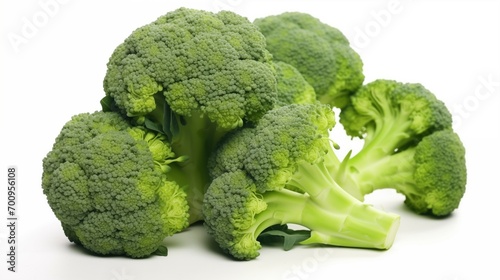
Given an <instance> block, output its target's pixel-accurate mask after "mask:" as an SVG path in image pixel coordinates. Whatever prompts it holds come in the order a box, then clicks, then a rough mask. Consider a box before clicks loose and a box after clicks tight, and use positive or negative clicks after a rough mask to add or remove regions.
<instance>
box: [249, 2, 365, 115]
mask: <svg viewBox="0 0 500 280" xmlns="http://www.w3.org/2000/svg"><path fill="white" fill-rule="evenodd" d="M254 24H255V25H257V26H258V27H259V29H260V31H261V32H262V33H263V34H264V35H265V36H266V42H267V49H268V50H269V51H270V52H271V53H272V54H273V58H274V60H275V61H283V62H286V63H288V64H291V65H292V66H294V67H295V68H297V69H298V70H299V72H300V73H301V74H302V75H303V76H304V78H305V79H306V81H307V82H309V83H310V84H311V85H312V86H313V88H314V90H315V91H316V95H317V98H318V100H320V101H321V102H323V103H326V104H330V105H333V106H336V107H339V108H343V107H344V106H346V105H347V104H348V103H349V96H350V95H351V94H352V93H354V92H355V91H356V90H357V89H358V88H359V87H360V86H361V85H362V83H363V80H364V74H363V63H362V61H361V58H360V57H359V55H358V54H357V53H356V52H355V51H354V50H353V49H352V48H351V47H350V45H349V41H348V40H347V38H346V37H345V36H344V35H343V34H342V32H340V30H338V29H336V28H334V27H332V26H329V25H327V24H325V23H323V22H321V21H320V20H319V19H317V18H315V17H313V16H311V15H309V14H306V13H300V12H286V13H282V14H279V15H273V16H268V17H265V18H259V19H256V20H255V21H254Z"/></svg>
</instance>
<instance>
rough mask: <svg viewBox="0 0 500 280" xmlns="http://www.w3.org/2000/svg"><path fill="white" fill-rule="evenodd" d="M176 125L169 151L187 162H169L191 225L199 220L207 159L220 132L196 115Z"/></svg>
mask: <svg viewBox="0 0 500 280" xmlns="http://www.w3.org/2000/svg"><path fill="white" fill-rule="evenodd" d="M179 118H181V117H179ZM178 125H179V132H178V133H177V134H176V135H174V137H173V139H172V143H171V146H172V150H173V151H174V153H175V154H176V155H182V156H186V157H187V160H185V161H182V162H175V163H173V164H172V169H173V170H175V171H174V172H172V174H173V177H174V178H173V179H174V180H176V181H177V182H178V183H179V184H181V187H182V188H183V189H184V190H185V192H186V193H187V195H188V200H189V201H188V202H189V208H190V223H191V224H192V223H195V222H197V221H200V220H202V217H203V215H202V202H203V197H204V194H205V191H206V189H207V188H208V185H209V184H210V176H209V174H208V169H207V162H208V157H209V155H210V152H211V151H213V149H214V147H215V145H217V142H218V141H219V139H220V138H221V137H222V135H223V133H222V132H219V131H216V129H215V128H216V126H215V124H213V123H211V122H210V121H209V120H208V119H207V118H205V117H203V116H201V115H199V114H193V115H192V116H190V117H189V118H183V119H182V120H181V119H179V120H178Z"/></svg>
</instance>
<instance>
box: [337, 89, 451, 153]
mask: <svg viewBox="0 0 500 280" xmlns="http://www.w3.org/2000/svg"><path fill="white" fill-rule="evenodd" d="M340 122H341V123H342V125H343V126H344V128H345V130H346V132H347V134H348V135H350V136H354V137H360V138H364V139H365V140H364V141H365V147H366V146H369V145H372V146H378V147H380V146H384V148H383V149H382V150H383V152H384V153H386V154H390V153H393V152H394V151H396V150H398V149H402V148H404V146H405V145H409V144H412V143H413V144H415V143H417V142H418V141H419V140H420V139H421V138H422V137H423V136H425V135H428V134H431V133H432V132H434V131H438V130H442V129H446V128H450V127H451V123H452V118H451V114H450V112H449V111H448V109H447V108H446V105H445V104H444V103H443V102H442V101H440V100H439V99H437V97H436V96H435V95H434V94H433V93H432V92H430V91H429V90H427V89H426V88H425V87H424V86H422V85H421V84H411V83H400V82H397V81H393V80H376V81H373V82H371V83H369V84H367V85H365V86H363V87H362V88H361V89H360V90H359V91H358V92H356V93H355V95H353V96H352V104H351V105H349V106H348V107H346V108H345V109H344V110H342V112H341V113H340Z"/></svg>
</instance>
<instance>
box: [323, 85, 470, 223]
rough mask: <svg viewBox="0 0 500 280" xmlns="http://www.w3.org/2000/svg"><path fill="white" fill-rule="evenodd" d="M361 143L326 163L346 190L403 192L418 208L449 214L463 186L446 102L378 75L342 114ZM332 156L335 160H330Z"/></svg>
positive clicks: (461, 156) (461, 152) (460, 153)
mask: <svg viewBox="0 0 500 280" xmlns="http://www.w3.org/2000/svg"><path fill="white" fill-rule="evenodd" d="M340 117H341V118H340V121H341V123H342V124H343V125H344V128H345V129H346V131H347V133H348V134H349V135H351V136H355V137H360V138H362V139H364V144H363V147H362V149H361V150H360V151H359V152H357V153H356V154H354V155H352V154H351V153H349V154H348V156H347V157H346V158H345V159H344V160H343V161H342V162H340V161H336V162H335V164H332V165H331V166H329V168H330V170H331V174H332V175H333V176H334V177H335V178H336V181H338V182H339V183H340V185H342V186H343V187H344V188H345V189H346V190H347V191H348V192H349V193H351V194H352V195H354V196H355V197H357V198H358V199H361V200H362V199H363V198H364V196H365V195H366V194H368V193H371V192H373V191H374V190H376V189H381V188H393V189H395V190H397V191H398V192H400V193H402V194H404V195H405V196H406V200H405V203H406V204H407V205H408V206H409V207H410V209H412V210H413V211H415V212H416V213H430V214H432V215H436V216H444V215H448V214H450V213H451V212H452V211H453V210H454V209H456V208H457V207H458V205H459V202H460V200H461V198H462V196H463V194H464V192H465V184H466V166H465V149H464V147H463V144H462V142H461V141H460V138H459V137H458V135H457V134H456V133H454V132H453V130H452V127H451V125H452V119H451V114H450V113H449V111H448V109H447V108H446V106H445V104H444V103H443V102H442V101H440V100H439V99H437V97H436V96H435V95H434V94H433V93H431V92H430V91H428V90H427V89H425V88H424V87H423V86H422V85H420V84H404V83H399V82H396V81H392V80H376V81H374V82H372V83H369V84H367V85H365V86H364V87H363V88H362V89H360V90H359V91H358V92H357V93H356V94H355V95H354V96H353V97H352V104H351V105H349V106H348V107H346V108H345V109H344V110H343V111H342V112H341V114H340ZM331 162H333V161H331Z"/></svg>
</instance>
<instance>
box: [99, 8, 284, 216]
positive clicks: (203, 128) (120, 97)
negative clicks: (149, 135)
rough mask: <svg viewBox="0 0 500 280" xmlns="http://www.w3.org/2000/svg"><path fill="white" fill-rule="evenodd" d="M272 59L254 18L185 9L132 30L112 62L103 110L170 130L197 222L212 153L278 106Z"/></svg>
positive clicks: (179, 179)
mask: <svg viewBox="0 0 500 280" xmlns="http://www.w3.org/2000/svg"><path fill="white" fill-rule="evenodd" d="M271 58H272V56H271V54H270V53H269V51H268V50H267V49H266V40H265V37H264V36H263V35H262V33H260V32H259V30H258V28H257V27H256V26H255V25H253V24H252V23H251V22H249V21H248V20H247V19H246V18H244V17H242V16H239V15H237V14H235V13H232V12H229V11H222V12H219V13H217V14H215V13H211V12H207V11H201V10H195V9H188V8H180V9H177V10H175V11H172V12H169V13H167V14H166V15H164V16H161V17H159V18H158V19H157V20H156V21H154V22H152V23H150V24H147V25H145V26H143V27H141V28H138V29H137V30H135V31H134V32H132V34H131V35H130V36H129V37H128V38H127V39H126V40H125V41H124V42H123V43H122V44H121V45H119V46H118V47H117V48H116V50H115V51H114V52H113V54H112V56H111V58H110V60H109V62H108V70H107V73H106V76H105V79H104V90H105V92H106V97H105V98H103V100H102V103H103V109H105V110H114V111H118V112H121V113H122V114H124V115H126V116H128V117H129V118H132V119H133V120H134V121H135V123H136V124H139V125H144V126H146V127H148V128H150V129H154V130H157V131H159V132H161V133H164V134H165V135H167V137H168V140H169V141H170V144H171V147H172V150H173V152H174V153H175V154H176V155H179V156H183V157H185V158H186V160H184V161H182V162H180V163H174V164H173V165H175V166H176V167H177V168H174V169H175V171H173V174H175V176H176V181H177V182H179V183H180V184H181V186H182V187H183V188H185V190H186V192H187V194H188V196H189V197H191V198H190V199H189V201H190V212H191V215H190V219H191V222H196V221H198V220H200V219H201V201H202V199H203V193H204V190H205V189H206V187H207V186H208V183H209V176H208V171H207V168H206V164H207V158H208V155H209V153H210V152H211V151H212V150H213V149H214V147H215V146H216V145H217V142H218V141H219V140H220V139H221V138H222V137H223V136H224V135H225V134H226V133H228V132H229V131H231V130H233V129H236V128H239V127H241V126H243V125H244V124H246V123H252V122H255V121H257V120H258V119H259V118H260V117H261V116H262V115H263V114H264V113H265V112H266V111H268V110H269V109H271V108H273V107H274V106H275V103H276V98H277V94H276V76H275V71H274V70H273V64H272V61H271ZM177 170H178V171H179V172H177ZM195 174H196V175H195Z"/></svg>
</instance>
